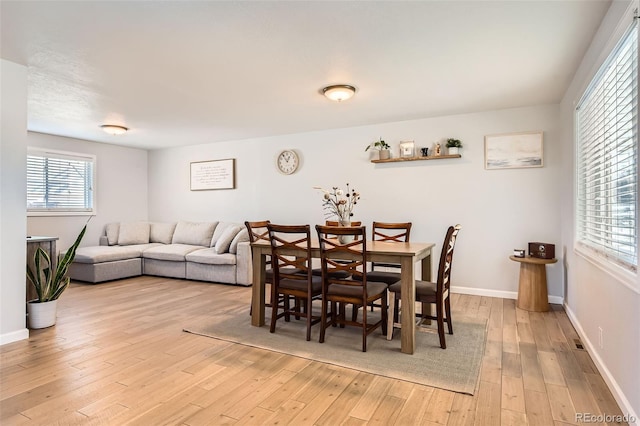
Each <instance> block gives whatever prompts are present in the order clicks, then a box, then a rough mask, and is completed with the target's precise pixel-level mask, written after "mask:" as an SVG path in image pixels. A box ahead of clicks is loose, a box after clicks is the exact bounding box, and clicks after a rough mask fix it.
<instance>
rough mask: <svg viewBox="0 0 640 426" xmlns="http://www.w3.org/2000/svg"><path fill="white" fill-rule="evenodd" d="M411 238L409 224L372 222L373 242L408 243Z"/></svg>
mask: <svg viewBox="0 0 640 426" xmlns="http://www.w3.org/2000/svg"><path fill="white" fill-rule="evenodd" d="M410 237H411V222H401V223H389V222H373V235H372V240H374V241H394V242H398V243H406V242H409V238H410Z"/></svg>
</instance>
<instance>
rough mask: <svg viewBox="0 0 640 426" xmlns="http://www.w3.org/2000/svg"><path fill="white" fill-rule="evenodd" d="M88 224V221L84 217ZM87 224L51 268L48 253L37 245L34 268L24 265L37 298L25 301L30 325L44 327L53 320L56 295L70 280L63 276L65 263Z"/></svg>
mask: <svg viewBox="0 0 640 426" xmlns="http://www.w3.org/2000/svg"><path fill="white" fill-rule="evenodd" d="M87 224H88V221H87ZM87 224H85V225H84V227H83V228H82V231H80V234H79V235H78V237H77V238H76V241H75V242H74V243H73V245H72V246H71V247H70V248H69V250H67V252H66V253H65V254H64V256H62V258H60V259H59V260H58V264H57V266H56V268H55V270H52V269H53V268H52V266H53V265H52V264H51V257H50V256H49V253H47V252H46V251H44V250H43V249H42V248H41V247H38V249H37V250H36V253H35V254H34V258H33V260H34V262H33V264H34V268H33V269H31V267H30V266H29V265H27V278H28V279H29V281H30V282H31V283H32V284H33V286H34V287H35V289H36V294H37V295H38V298H37V299H34V300H29V301H28V302H27V314H28V319H29V327H30V328H46V327H51V326H52V325H54V324H55V323H56V313H57V306H58V298H59V297H60V296H61V295H62V293H63V292H64V291H65V290H66V289H67V287H68V286H69V281H70V280H71V279H70V278H69V277H68V276H67V270H68V269H69V265H71V262H73V259H74V258H75V256H76V249H77V248H78V246H79V245H80V241H82V237H84V233H85V231H86V230H87Z"/></svg>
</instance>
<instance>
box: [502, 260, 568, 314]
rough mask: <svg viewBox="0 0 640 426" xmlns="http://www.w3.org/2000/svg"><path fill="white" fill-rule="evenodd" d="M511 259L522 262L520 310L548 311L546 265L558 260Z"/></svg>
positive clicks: (519, 293) (519, 292)
mask: <svg viewBox="0 0 640 426" xmlns="http://www.w3.org/2000/svg"><path fill="white" fill-rule="evenodd" d="M509 259H511V260H513V261H515V262H520V284H519V287H518V303H517V306H518V308H520V309H524V310H526V311H534V312H546V311H548V310H549V296H548V292H547V269H546V265H547V264H549V263H556V262H557V261H558V259H539V258H537V257H529V256H527V257H515V256H509Z"/></svg>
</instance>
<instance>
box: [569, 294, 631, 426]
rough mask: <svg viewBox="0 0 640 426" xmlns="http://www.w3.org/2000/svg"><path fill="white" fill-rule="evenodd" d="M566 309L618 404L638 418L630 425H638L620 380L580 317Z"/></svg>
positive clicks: (623, 412)
mask: <svg viewBox="0 0 640 426" xmlns="http://www.w3.org/2000/svg"><path fill="white" fill-rule="evenodd" d="M564 311H565V312H566V313H567V316H568V317H569V321H571V324H573V328H575V329H576V332H577V333H578V336H580V340H581V341H582V344H583V345H584V347H585V348H586V350H587V352H588V353H589V355H590V356H591V359H593V362H594V364H595V365H596V367H597V368H598V371H599V372H600V375H601V376H602V378H603V379H604V381H605V382H606V383H607V386H608V387H609V390H611V393H612V394H613V397H614V398H615V399H616V402H617V403H618V405H619V406H620V409H621V410H622V414H626V415H627V416H628V417H629V418H632V419H636V421H635V422H629V425H631V426H638V413H636V412H635V411H634V409H633V407H632V406H631V404H630V403H629V400H628V399H627V397H626V396H625V394H624V392H622V389H620V386H618V382H617V381H616V380H615V378H614V377H613V375H612V374H611V372H610V371H609V369H608V368H607V366H606V365H605V363H604V361H603V360H602V358H600V355H598V352H596V350H595V346H594V345H593V343H591V340H589V338H588V337H587V335H586V333H585V332H584V330H583V328H582V325H580V321H578V318H576V316H575V314H574V313H573V311H572V310H571V308H570V307H569V306H568V305H566V304H565V305H564Z"/></svg>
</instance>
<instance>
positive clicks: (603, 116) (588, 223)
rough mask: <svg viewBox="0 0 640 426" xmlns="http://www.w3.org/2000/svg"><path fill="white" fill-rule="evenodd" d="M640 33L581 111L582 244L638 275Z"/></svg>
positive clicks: (631, 34) (631, 36)
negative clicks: (639, 39)
mask: <svg viewBox="0 0 640 426" xmlns="http://www.w3.org/2000/svg"><path fill="white" fill-rule="evenodd" d="M637 94H638V29H637V25H636V23H634V25H633V27H632V28H631V29H630V30H629V31H628V32H627V33H626V35H625V36H624V37H623V38H622V40H621V41H620V43H619V44H618V45H617V46H616V48H615V49H614V50H613V52H612V53H611V55H610V56H609V57H608V58H607V60H606V61H605V63H604V64H603V65H602V67H601V68H600V70H599V72H598V73H597V74H596V76H595V78H594V79H593V81H592V82H591V84H590V85H589V87H588V88H587V90H586V91H585V94H584V95H583V97H582V99H581V100H580V102H579V103H578V107H577V108H576V138H577V141H576V142H577V163H576V171H577V180H576V181H577V192H576V193H577V200H576V201H577V203H576V215H577V217H576V224H577V242H578V244H581V245H583V246H587V247H589V248H591V249H593V250H595V251H596V252H597V253H598V254H601V255H603V256H604V257H606V258H607V259H608V260H610V261H612V262H615V263H617V264H619V265H622V266H624V267H626V268H628V269H629V270H632V271H636V269H637V264H638V252H637V250H638V231H637V229H638V226H637V225H638V214H637V196H638V190H637V176H638V169H637V167H638V166H637V164H638V161H637V160H638V155H637V151H638V134H637V129H638V122H637V120H638V96H637Z"/></svg>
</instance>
